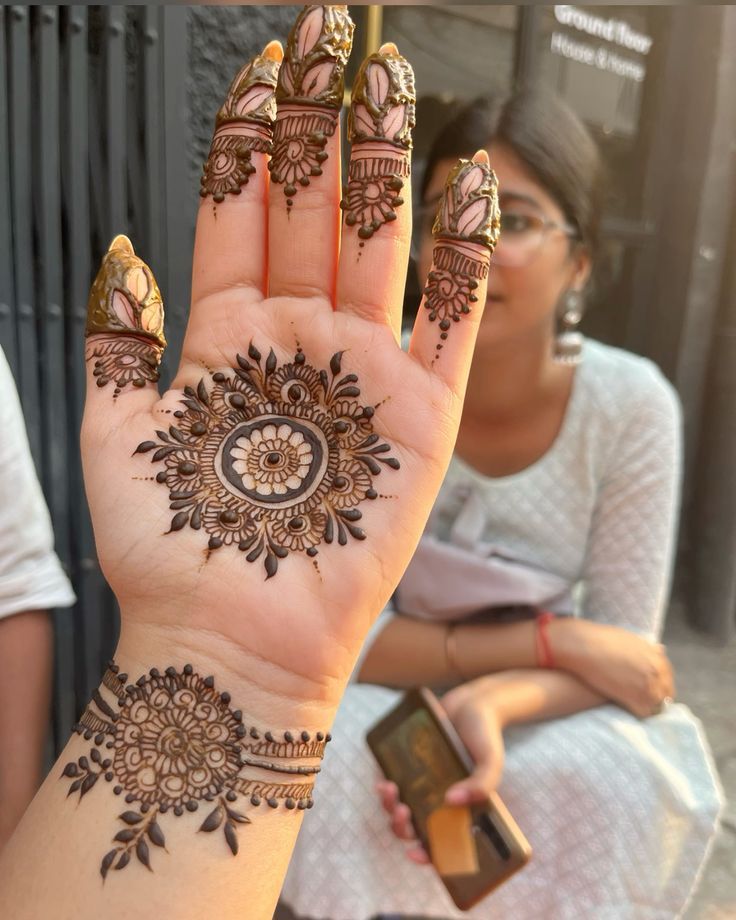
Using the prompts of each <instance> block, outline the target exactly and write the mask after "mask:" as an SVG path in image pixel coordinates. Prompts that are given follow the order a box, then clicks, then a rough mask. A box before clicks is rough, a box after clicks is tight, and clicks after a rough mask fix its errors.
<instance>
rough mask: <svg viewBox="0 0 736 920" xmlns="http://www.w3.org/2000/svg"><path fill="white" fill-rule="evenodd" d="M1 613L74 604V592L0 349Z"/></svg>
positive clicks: (1, 615)
mask: <svg viewBox="0 0 736 920" xmlns="http://www.w3.org/2000/svg"><path fill="white" fill-rule="evenodd" d="M0 393H2V399H1V400H0V469H1V470H2V475H0V618H1V617H5V616H10V615H11V614H13V613H20V612H22V611H24V610H48V609H50V608H52V607H68V606H69V605H70V604H73V603H74V593H73V591H72V589H71V585H70V584H69V581H68V579H67V577H66V575H65V574H64V571H63V569H62V567H61V564H60V562H59V559H58V558H57V556H56V554H55V553H54V537H53V533H52V530H51V521H50V519H49V512H48V509H47V508H46V502H45V501H44V497H43V493H42V492H41V486H40V485H39V484H38V479H37V478H36V470H35V468H34V466H33V460H32V458H31V452H30V449H29V447H28V438H27V436H26V429H25V424H24V422H23V413H22V412H21V407H20V402H19V401H18V394H17V392H16V389H15V382H14V380H13V375H12V374H11V372H10V368H9V367H8V362H7V361H6V359H5V355H4V354H3V352H2V349H0Z"/></svg>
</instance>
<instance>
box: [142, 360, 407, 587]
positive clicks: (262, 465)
mask: <svg viewBox="0 0 736 920" xmlns="http://www.w3.org/2000/svg"><path fill="white" fill-rule="evenodd" d="M357 382H358V378H357V376H356V375H355V374H351V373H347V374H345V373H343V370H342V352H338V353H336V354H335V355H333V356H332V359H331V360H330V369H329V372H328V371H326V370H319V371H318V370H317V369H316V368H314V367H312V366H310V365H309V364H307V363H306V359H305V356H304V353H303V352H302V351H301V350H299V351H297V353H296V355H295V356H294V360H293V361H291V362H289V363H286V364H282V365H280V366H279V364H278V362H277V360H276V355H275V353H274V351H273V350H271V351H270V352H269V354H268V356H267V357H266V359H265V361H264V360H263V359H262V356H261V353H260V352H259V351H258V349H257V348H255V346H254V345H252V344H251V346H250V347H249V349H248V357H247V358H245V357H242V356H240V355H238V357H237V367H236V368H234V369H233V371H232V372H229V373H222V372H217V373H215V374H213V375H212V377H211V386H210V388H209V389H208V388H207V387H206V386H205V382H204V380H202V381H200V383H199V385H198V386H197V388H196V390H195V389H193V388H192V387H186V388H185V389H184V398H183V400H182V402H183V405H184V407H185V408H184V411H183V415H182V416H181V418H179V419H178V425H176V426H174V425H172V426H171V427H170V428H169V430H168V431H157V432H156V436H157V440H155V441H153V440H150V441H144V442H143V443H141V444H139V445H138V447H137V448H136V453H141V454H145V453H149V452H150V453H151V454H152V456H151V461H152V462H153V463H160V464H163V466H164V469H163V470H161V471H160V472H159V474H158V475H157V476H156V481H157V482H161V483H165V484H166V486H167V487H168V489H169V499H170V506H169V507H170V508H171V510H172V511H173V512H174V515H173V517H172V519H171V527H170V530H169V532H173V531H180V530H182V529H183V528H184V527H187V526H189V527H190V528H192V529H193V530H203V531H204V533H205V534H207V536H208V543H207V546H208V548H209V550H210V551H213V550H217V549H220V548H221V547H222V546H230V547H232V548H233V549H235V548H237V549H238V550H240V551H241V552H243V554H244V556H245V559H246V560H247V561H248V562H255V561H256V560H258V559H262V560H263V564H264V568H265V571H266V576H267V578H271V577H272V576H273V575H275V574H276V572H277V570H278V566H279V561H280V560H283V559H285V558H286V557H287V556H288V555H289V553H291V552H296V553H305V554H307V555H309V556H314V555H316V553H317V552H318V547H319V546H320V545H321V544H322V543H333V542H335V541H336V542H337V543H338V544H339V545H341V546H344V545H345V544H347V543H348V539H349V537H352V538H354V539H356V540H363V539H365V533H364V532H363V530H362V529H361V528H360V527H359V526H358V521H360V519H361V517H362V512H361V511H360V510H359V509H358V505H360V504H361V503H362V502H363V501H364V500H366V499H368V500H371V499H375V498H376V497H377V492H376V490H375V489H374V488H373V478H374V477H375V476H378V475H379V474H380V473H381V471H382V469H384V468H389V469H394V470H395V469H398V468H399V461H398V460H397V459H396V458H395V457H392V456H390V451H391V448H390V446H389V445H388V444H386V443H384V442H383V441H381V439H380V437H379V435H378V434H376V433H375V431H374V430H373V418H374V409H373V407H372V406H363V405H362V404H361V403H360V402H359V401H358V397H359V396H360V389H359V388H358V387H357V386H356V384H357ZM162 473H163V475H162Z"/></svg>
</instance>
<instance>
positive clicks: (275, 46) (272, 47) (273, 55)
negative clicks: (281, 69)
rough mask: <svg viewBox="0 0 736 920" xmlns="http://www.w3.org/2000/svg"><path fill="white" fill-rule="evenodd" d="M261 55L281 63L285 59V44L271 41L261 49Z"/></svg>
mask: <svg viewBox="0 0 736 920" xmlns="http://www.w3.org/2000/svg"><path fill="white" fill-rule="evenodd" d="M261 57H264V58H268V59H269V60H270V61H278V63H279V64H280V63H281V61H283V59H284V46H283V45H282V44H281V42H277V41H272V42H269V43H268V44H267V45H266V46H265V48H264V49H263V51H261Z"/></svg>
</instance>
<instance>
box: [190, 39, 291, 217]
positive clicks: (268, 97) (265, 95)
mask: <svg viewBox="0 0 736 920" xmlns="http://www.w3.org/2000/svg"><path fill="white" fill-rule="evenodd" d="M280 61H281V47H280V46H279V45H278V44H276V43H273V42H272V43H270V44H269V45H267V46H266V47H265V48H264V50H263V53H262V54H259V55H256V57H255V58H253V60H252V61H249V62H248V63H247V64H246V65H245V66H244V67H243V68H242V69H241V70H240V71H239V73H238V74H237V76H236V77H235V79H234V80H233V82H232V84H231V86H230V90H229V91H228V95H227V99H226V100H225V103H224V105H223V106H222V108H221V109H220V111H219V112H218V113H217V118H216V120H215V133H214V135H213V138H212V146H211V147H210V152H209V156H208V157H207V162H206V163H205V164H204V169H203V172H202V179H201V181H200V185H201V188H200V191H199V194H200V195H201V196H202V197H203V198H206V197H207V196H208V195H212V198H213V200H214V201H216V202H221V201H224V199H225V195H227V194H231V195H239V194H240V192H241V190H242V187H243V186H244V185H247V184H248V181H249V179H250V177H251V175H253V173H254V172H255V171H256V168H255V166H254V165H253V163H252V162H251V159H252V154H253V152H254V151H255V152H258V153H267V154H270V153H271V151H272V146H273V145H272V142H271V137H272V133H273V123H274V121H275V120H276V79H277V76H278V70H279V64H280Z"/></svg>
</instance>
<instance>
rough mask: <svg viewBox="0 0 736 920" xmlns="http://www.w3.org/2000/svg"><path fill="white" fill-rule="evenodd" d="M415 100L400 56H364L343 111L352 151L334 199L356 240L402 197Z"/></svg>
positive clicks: (392, 215) (390, 217)
mask: <svg viewBox="0 0 736 920" xmlns="http://www.w3.org/2000/svg"><path fill="white" fill-rule="evenodd" d="M389 47H391V46H389ZM393 47H394V49H395V46H393ZM415 103H416V93H415V90H414V72H413V71H412V69H411V65H410V64H409V62H408V61H407V60H406V58H404V57H402V56H401V55H400V54H396V53H392V52H391V51H379V52H377V53H376V54H372V55H370V56H369V57H368V58H366V60H365V61H364V62H363V64H362V66H361V69H360V71H359V72H358V76H357V77H356V80H355V85H354V86H353V93H352V102H351V108H350V115H349V117H348V137H349V139H350V142H351V143H352V144H353V152H352V156H351V158H350V175H349V180H348V186H347V189H346V192H345V197H344V198H343V200H342V201H341V202H340V207H341V208H342V209H343V211H344V212H345V223H346V224H347V226H348V227H353V226H357V228H358V237H359V238H360V240H361V245H363V243H364V241H365V240H368V239H370V238H371V237H372V236H373V234H374V233H375V232H376V231H377V230H378V229H380V227H382V226H383V225H384V224H385V223H388V222H390V221H394V220H396V209H397V208H398V207H400V206H401V205H402V204H403V203H404V201H403V198H402V197H401V190H402V188H403V187H404V182H405V181H406V180H407V179H408V177H409V175H410V163H409V151H410V150H411V146H412V139H411V132H412V129H413V128H414V125H415V117H414V109H415Z"/></svg>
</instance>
